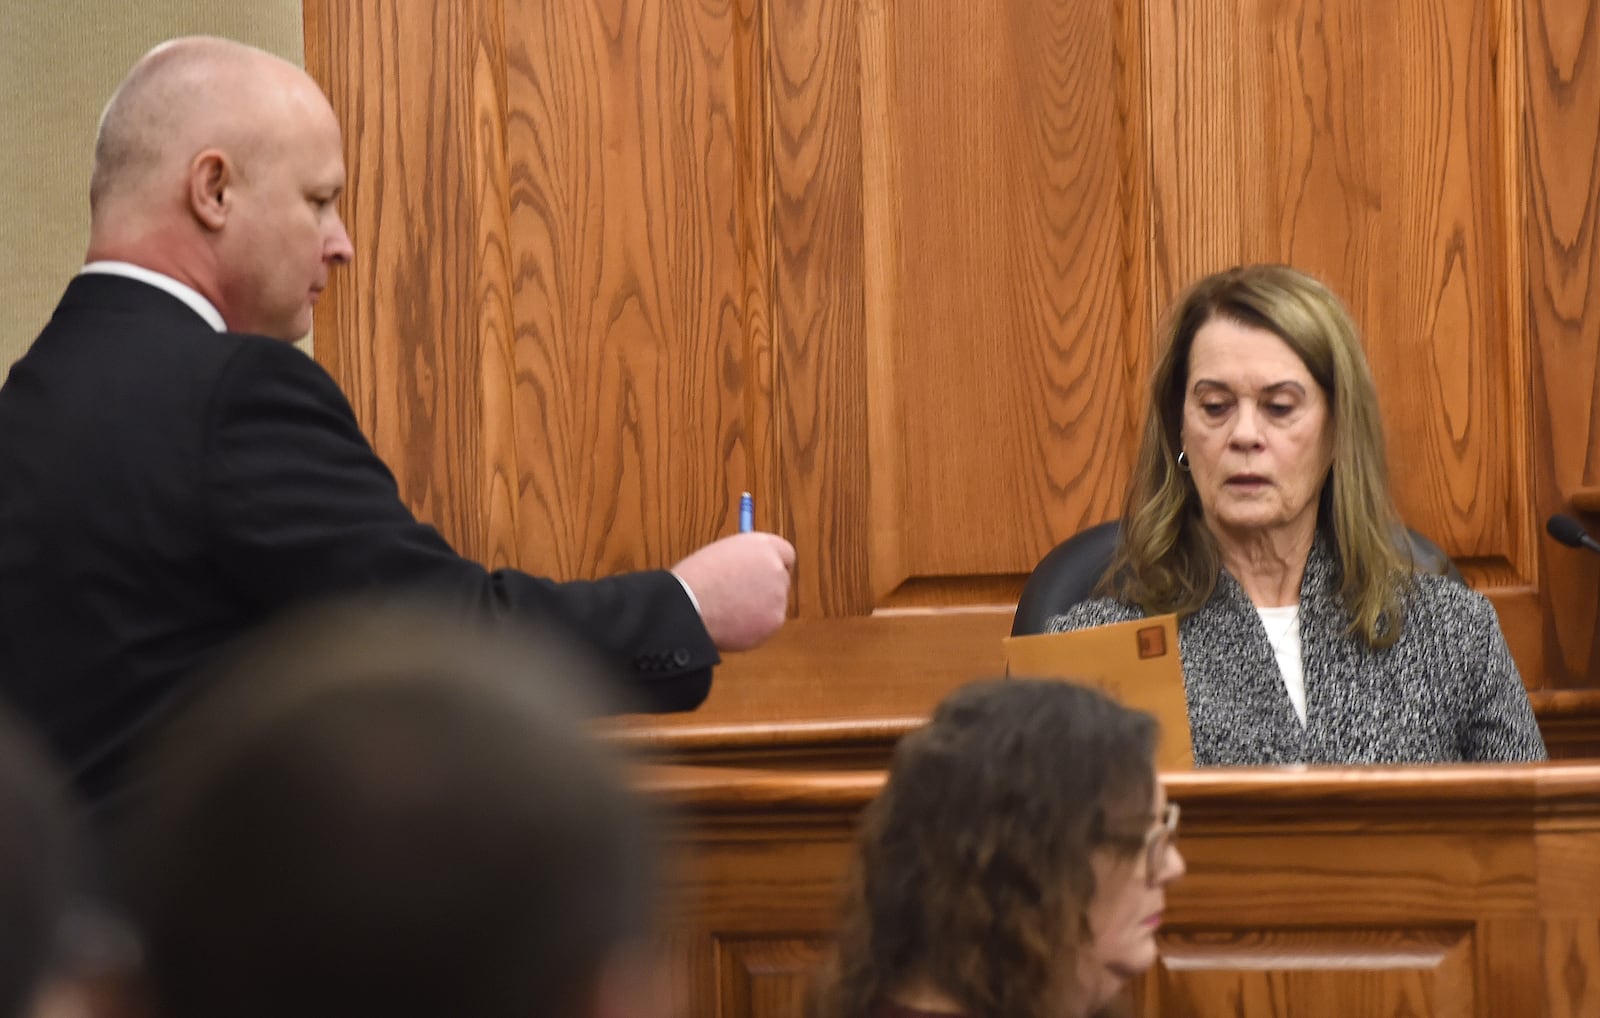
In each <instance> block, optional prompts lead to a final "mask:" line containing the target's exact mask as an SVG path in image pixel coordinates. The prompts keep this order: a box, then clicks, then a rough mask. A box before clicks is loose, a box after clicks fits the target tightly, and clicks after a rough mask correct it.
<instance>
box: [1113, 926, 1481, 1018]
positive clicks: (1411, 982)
mask: <svg viewBox="0 0 1600 1018" xmlns="http://www.w3.org/2000/svg"><path fill="white" fill-rule="evenodd" d="M1474 948H1475V945H1474V943H1473V936H1472V928H1471V927H1470V926H1464V927H1458V928H1455V929H1449V930H1408V929H1404V928H1400V929H1378V930H1370V929H1369V930H1350V929H1340V930H1327V931H1322V930H1318V931H1300V930H1291V931H1273V932H1270V933H1257V932H1250V931H1218V932H1215V933H1212V932H1209V931H1192V930H1177V931H1172V932H1168V931H1163V933H1162V937H1161V961H1160V964H1159V965H1158V966H1157V968H1156V970H1155V971H1154V972H1153V973H1151V974H1150V975H1149V976H1147V977H1145V978H1144V979H1143V980H1141V983H1140V989H1142V990H1144V991H1145V992H1144V993H1143V994H1141V996H1142V999H1141V1000H1139V1001H1138V1003H1137V1004H1136V1006H1135V1010H1134V1013H1135V1014H1140V1015H1147V1016H1149V1018H1230V1016H1238V1015H1249V1016H1251V1018H1347V1016H1350V1015H1363V1016H1367V1018H1379V1016H1393V1018H1400V1016H1415V1018H1424V1016H1432V1018H1457V1016H1462V1015H1471V1014H1477V1013H1482V1011H1481V1009H1480V1008H1479V1007H1477V1006H1476V1000H1475V993H1474V981H1475V973H1474V957H1475V954H1476V952H1475V950H1474Z"/></svg>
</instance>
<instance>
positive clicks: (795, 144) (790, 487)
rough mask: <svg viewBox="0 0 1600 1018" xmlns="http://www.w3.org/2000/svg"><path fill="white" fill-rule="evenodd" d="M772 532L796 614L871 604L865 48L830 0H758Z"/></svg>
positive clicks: (841, 6) (842, 8)
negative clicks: (791, 573)
mask: <svg viewBox="0 0 1600 1018" xmlns="http://www.w3.org/2000/svg"><path fill="white" fill-rule="evenodd" d="M764 10H765V12H766V25H765V33H766V35H765V37H766V40H767V52H768V55H769V62H768V65H767V74H768V78H767V83H766V86H765V87H766V94H767V96H768V105H769V117H770V124H769V130H770V144H771V153H770V159H771V164H772V192H771V193H772V201H773V212H772V222H773V228H772V231H773V241H772V261H773V267H772V272H773V276H772V278H773V286H772V296H773V311H772V329H773V337H774V346H775V349H776V356H777V371H778V376H777V377H778V383H777V385H778V395H777V404H778V405H777V407H776V415H777V416H776V424H775V426H776V427H777V428H778V429H779V434H778V439H777V442H778V446H779V456H780V458H781V461H782V470H781V474H780V475H779V476H780V478H781V491H780V493H779V495H778V499H779V503H780V505H781V509H780V513H781V515H780V519H781V520H782V521H783V526H782V532H783V533H785V534H794V535H798V537H799V540H798V541H797V544H798V545H799V547H798V548H797V552H798V555H799V558H798V561H797V564H796V568H795V598H794V600H795V603H796V605H797V610H798V612H799V614H801V615H803V616H816V615H827V616H840V615H863V614H865V613H866V612H868V611H870V610H871V608H872V589H871V572H870V562H869V561H868V554H869V553H868V537H867V535H868V530H869V523H870V521H869V518H868V505H869V501H870V494H869V492H868V487H867V477H868V470H867V443H868V438H867V413H868V410H867V400H868V392H867V355H866V342H865V336H864V329H865V322H866V304H865V296H864V292H863V286H864V279H865V272H866V267H865V259H866V255H865V244H864V241H863V229H864V225H863V224H864V220H863V199H862V177H861V174H862V170H861V158H862V140H861V95H862V91H861V66H862V65H861V47H860V42H859V39H858V26H857V21H856V17H855V14H856V11H855V7H854V5H852V4H846V3H839V2H838V0H765V3H764Z"/></svg>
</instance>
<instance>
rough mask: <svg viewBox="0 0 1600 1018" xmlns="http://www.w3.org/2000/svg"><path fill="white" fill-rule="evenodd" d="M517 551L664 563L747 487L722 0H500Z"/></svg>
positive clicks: (617, 563) (710, 528)
mask: <svg viewBox="0 0 1600 1018" xmlns="http://www.w3.org/2000/svg"><path fill="white" fill-rule="evenodd" d="M504 17H505V22H506V25H507V29H506V32H507V38H508V39H509V40H510V44H509V46H508V50H507V86H506V94H507V105H508V110H509V111H510V115H509V116H508V117H507V127H506V158H507V160H508V164H509V174H510V181H511V187H512V192H511V214H510V225H511V231H512V237H513V238H514V245H515V263H514V265H515V277H514V283H515V289H514V294H513V302H512V303H513V310H514V313H515V316H516V323H517V325H516V341H515V348H514V354H513V356H514V364H515V376H514V391H513V392H512V393H511V395H510V399H509V407H508V409H510V410H511V411H512V413H513V420H514V433H515V435H516V440H517V442H516V445H517V452H518V458H517V463H516V468H517V470H516V474H515V475H514V476H515V478H516V480H517V487H516V493H517V499H516V501H517V505H518V512H517V522H518V527H517V534H516V539H517V543H518V548H519V550H520V553H521V560H522V561H524V562H529V563H535V562H536V563H538V564H539V568H540V569H541V570H542V571H545V572H549V573H553V574H554V575H556V576H558V577H563V578H565V577H573V576H593V575H600V574H604V573H607V572H615V571H619V570H625V569H636V568H644V567H654V566H661V565H666V564H668V563H670V562H671V561H673V560H674V559H676V558H677V557H679V556H681V555H682V554H684V553H686V552H687V551H689V550H690V549H692V548H693V547H694V546H696V545H698V544H701V543H703V542H705V541H706V540H709V539H711V538H713V537H716V536H718V535H719V534H721V533H727V532H731V531H732V530H733V529H734V528H735V526H736V523H737V518H736V515H735V514H736V511H737V509H736V507H737V499H738V493H739V491H740V490H741V489H743V488H748V487H750V486H751V475H750V462H749V460H750V449H749V446H748V427H747V416H746V413H747V410H750V409H755V410H756V411H757V412H758V413H764V412H765V411H763V410H761V409H760V407H759V405H757V406H756V407H754V408H752V407H747V405H746V390H747V389H748V388H749V387H751V386H753V385H754V384H755V383H754V381H753V379H752V358H751V354H752V351H751V350H750V349H748V347H747V345H746V334H745V326H744V323H745V319H746V317H747V314H746V309H745V305H744V300H745V298H746V290H745V286H744V277H745V273H746V271H747V265H746V263H745V259H744V249H743V247H742V245H743V244H745V243H748V242H749V241H750V240H751V237H752V235H751V234H750V232H749V229H748V226H747V225H746V224H745V223H744V222H743V220H742V216H743V214H744V212H745V209H744V208H742V207H741V205H740V204H739V195H740V190H739V187H738V184H739V181H740V173H739V164H738V153H739V150H740V147H741V145H742V144H743V134H742V132H743V131H744V130H746V129H747V125H746V124H745V122H744V120H743V119H742V118H747V117H748V116H750V115H751V109H750V106H749V104H748V103H742V102H741V101H740V88H741V84H740V82H741V77H740V76H741V74H742V73H743V71H744V67H743V65H742V63H741V61H740V55H741V52H742V51H741V49H740V39H741V35H740V33H741V32H743V31H748V27H749V26H748V23H747V21H746V20H745V19H742V18H741V15H740V11H739V10H738V8H736V6H735V5H734V4H733V3H732V2H723V3H715V2H713V3H662V4H634V3H627V2H623V0H585V2H574V3H562V4H549V3H544V2H538V0H508V2H506V3H505V4H504Z"/></svg>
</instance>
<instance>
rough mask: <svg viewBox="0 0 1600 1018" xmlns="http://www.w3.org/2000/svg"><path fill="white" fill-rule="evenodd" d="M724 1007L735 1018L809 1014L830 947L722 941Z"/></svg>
mask: <svg viewBox="0 0 1600 1018" xmlns="http://www.w3.org/2000/svg"><path fill="white" fill-rule="evenodd" d="M717 948H718V965H717V967H718V969H719V971H721V972H722V996H721V1005H722V1007H723V1008H724V1009H726V1010H728V1011H730V1012H731V1013H733V1014H745V1015H803V1014H805V1006H806V1001H807V999H808V997H809V995H810V991H811V986H812V983H813V982H814V980H815V978H816V971H817V966H818V965H819V964H820V963H821V961H822V957H823V953H824V952H825V950H826V949H827V942H826V941H823V940H819V939H816V938H800V937H793V938H765V939H749V938H743V937H737V938H736V937H719V938H717Z"/></svg>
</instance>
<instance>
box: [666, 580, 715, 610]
mask: <svg viewBox="0 0 1600 1018" xmlns="http://www.w3.org/2000/svg"><path fill="white" fill-rule="evenodd" d="M668 572H672V571H671V570H670V569H669V570H668ZM672 578H673V579H674V580H677V581H678V586H680V587H682V588H683V592H684V593H685V594H687V595H688V597H689V603H690V604H692V605H694V613H695V614H696V615H699V616H700V617H701V618H704V617H705V614H706V613H705V612H703V611H701V610H700V599H699V598H698V597H695V596H694V591H692V590H690V589H689V584H688V583H686V582H685V581H684V579H683V577H681V576H679V575H678V574H677V573H672Z"/></svg>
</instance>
